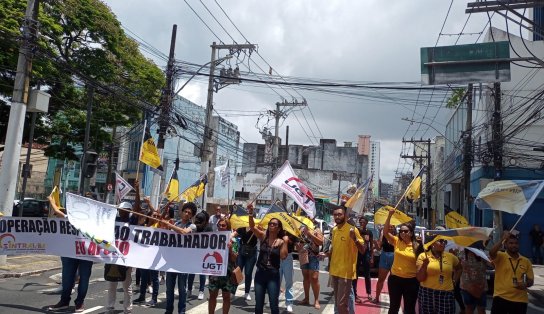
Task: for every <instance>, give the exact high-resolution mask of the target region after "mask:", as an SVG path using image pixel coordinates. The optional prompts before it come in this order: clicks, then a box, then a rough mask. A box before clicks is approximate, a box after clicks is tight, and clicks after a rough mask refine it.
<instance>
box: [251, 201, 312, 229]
mask: <svg viewBox="0 0 544 314" xmlns="http://www.w3.org/2000/svg"><path fill="white" fill-rule="evenodd" d="M272 218H276V219H278V220H279V221H281V225H282V227H283V230H285V231H286V232H289V233H290V234H292V235H294V236H295V237H298V236H300V226H302V224H301V223H300V222H298V221H296V220H295V219H293V217H291V216H289V213H287V211H285V210H284V209H283V208H281V207H279V206H276V205H272V207H270V209H269V210H268V212H266V215H264V217H263V219H262V220H261V222H260V223H259V225H261V226H262V227H263V228H268V222H269V221H270V220H271V219H272Z"/></svg>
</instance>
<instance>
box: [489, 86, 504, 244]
mask: <svg viewBox="0 0 544 314" xmlns="http://www.w3.org/2000/svg"><path fill="white" fill-rule="evenodd" d="M493 91H494V94H495V95H494V96H495V97H494V100H495V102H494V104H495V105H494V107H495V108H494V111H493V118H492V121H491V127H492V133H491V141H492V143H493V145H492V147H493V166H494V168H495V169H494V170H495V174H494V176H493V180H494V181H499V180H501V178H502V145H503V138H502V118H501V83H499V82H497V83H494V84H493ZM493 220H494V224H495V226H494V227H495V228H496V229H498V231H499V232H495V237H494V238H495V239H494V240H495V241H498V240H499V238H500V236H501V234H502V213H501V212H500V211H498V210H494V211H493Z"/></svg>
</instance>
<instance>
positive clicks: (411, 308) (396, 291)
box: [383, 207, 423, 314]
mask: <svg viewBox="0 0 544 314" xmlns="http://www.w3.org/2000/svg"><path fill="white" fill-rule="evenodd" d="M395 210H396V209H395V208H393V207H391V209H390V210H389V215H388V216H387V219H386V220H385V224H384V226H383V230H389V228H390V225H391V216H393V214H394V213H395ZM384 236H385V238H386V239H387V242H389V243H390V244H391V245H393V247H394V259H393V265H392V266H391V274H390V275H389V279H388V280H387V288H388V290H389V312H388V313H389V314H396V313H398V312H399V309H400V304H401V301H402V300H403V299H404V313H406V314H415V313H416V301H417V292H418V289H419V281H418V280H417V278H416V273H417V268H416V258H417V256H418V255H419V254H420V253H421V252H423V245H421V243H419V242H417V241H416V236H415V233H414V227H413V225H412V224H410V223H405V224H402V225H400V229H399V236H398V237H397V236H394V235H393V234H391V233H389V231H387V232H385V233H384Z"/></svg>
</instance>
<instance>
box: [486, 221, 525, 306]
mask: <svg viewBox="0 0 544 314" xmlns="http://www.w3.org/2000/svg"><path fill="white" fill-rule="evenodd" d="M503 245H504V247H505V249H506V252H500V251H499V250H500V248H501V247H502V246H503ZM489 256H490V257H491V260H492V261H493V264H494V265H495V274H496V276H495V291H494V292H493V305H492V306H491V314H499V313H500V314H524V313H527V303H528V302H529V296H528V294H527V288H528V287H530V286H532V285H533V283H534V274H533V265H532V264H531V261H530V260H529V259H528V258H526V257H524V256H522V255H521V254H519V242H518V238H517V237H516V236H514V235H512V234H511V233H510V232H508V231H505V232H504V233H503V236H502V241H501V242H498V243H496V244H495V245H494V246H493V248H492V249H491V250H490V251H489Z"/></svg>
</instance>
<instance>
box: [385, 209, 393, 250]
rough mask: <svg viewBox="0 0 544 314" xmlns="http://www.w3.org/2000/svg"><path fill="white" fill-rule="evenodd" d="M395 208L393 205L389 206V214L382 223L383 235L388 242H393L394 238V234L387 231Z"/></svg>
mask: <svg viewBox="0 0 544 314" xmlns="http://www.w3.org/2000/svg"><path fill="white" fill-rule="evenodd" d="M395 210H396V209H395V208H394V207H391V208H390V209H389V215H388V216H387V219H386V220H385V224H384V225H383V235H384V236H385V238H386V239H387V241H388V242H389V243H393V242H394V240H395V238H394V236H393V235H392V234H391V233H389V226H390V225H391V217H392V216H393V214H394V213H395Z"/></svg>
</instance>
